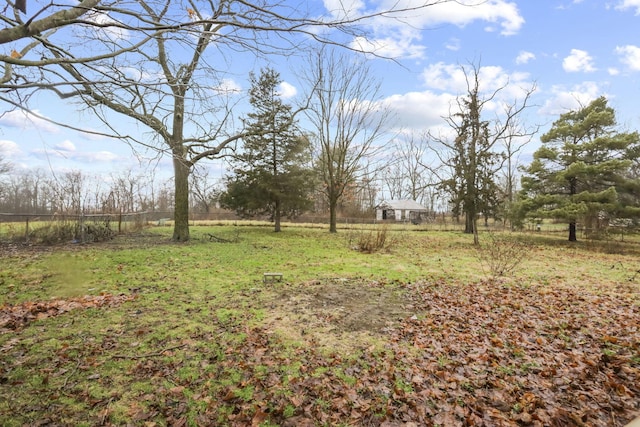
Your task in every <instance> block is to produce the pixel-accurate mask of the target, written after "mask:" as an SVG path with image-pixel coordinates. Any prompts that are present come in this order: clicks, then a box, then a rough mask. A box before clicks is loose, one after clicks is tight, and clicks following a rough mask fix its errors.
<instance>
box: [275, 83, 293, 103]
mask: <svg viewBox="0 0 640 427" xmlns="http://www.w3.org/2000/svg"><path fill="white" fill-rule="evenodd" d="M278 93H279V94H280V98H282V99H289V98H293V97H294V96H296V94H297V93H298V89H296V87H295V86H293V85H292V84H290V83H287V82H282V83H280V85H279V86H278Z"/></svg>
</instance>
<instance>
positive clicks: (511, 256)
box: [477, 233, 533, 278]
mask: <svg viewBox="0 0 640 427" xmlns="http://www.w3.org/2000/svg"><path fill="white" fill-rule="evenodd" d="M483 236H485V234H483ZM486 236H487V237H488V238H487V242H485V243H481V244H480V245H479V246H478V252H477V256H478V260H479V261H480V264H481V266H482V268H483V270H488V272H489V273H490V274H491V277H493V278H495V277H503V276H506V275H508V274H511V273H513V271H514V270H515V269H516V268H517V267H518V265H520V263H521V262H522V261H523V260H524V259H525V258H526V257H527V255H528V254H529V253H530V252H531V249H532V248H533V245H532V244H531V243H529V242H524V241H522V240H519V239H517V238H516V237H515V236H514V235H513V234H504V235H496V234H494V233H487V234H486Z"/></svg>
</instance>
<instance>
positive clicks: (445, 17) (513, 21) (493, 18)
mask: <svg viewBox="0 0 640 427" xmlns="http://www.w3.org/2000/svg"><path fill="white" fill-rule="evenodd" d="M422 4H424V2H423V1H421V0H404V1H397V0H385V1H383V2H382V7H383V8H392V7H396V8H401V7H407V8H410V7H413V8H416V7H418V6H420V5H422ZM403 20H404V21H405V22H407V23H408V24H411V25H414V26H416V27H417V28H421V27H422V28H423V27H425V26H434V25H442V24H453V25H457V26H460V27H463V26H465V25H468V24H470V23H472V22H475V21H485V22H489V23H490V24H492V25H498V26H499V27H500V28H501V30H500V33H501V34H502V35H513V34H516V33H517V32H518V31H519V30H520V28H521V27H522V25H523V24H524V18H523V17H522V15H520V11H519V10H518V6H517V4H516V3H515V2H511V1H505V0H486V1H482V2H479V1H477V0H460V1H455V2H438V3H436V4H433V5H431V6H428V7H424V8H422V9H419V10H417V11H416V12H414V13H412V16H411V17H409V18H406V19H403ZM487 29H489V30H491V31H493V30H494V28H493V26H490V27H488V28H487Z"/></svg>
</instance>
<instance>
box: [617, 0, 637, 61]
mask: <svg viewBox="0 0 640 427" xmlns="http://www.w3.org/2000/svg"><path fill="white" fill-rule="evenodd" d="M639 1H640V0H639ZM615 52H616V54H618V55H620V56H621V58H620V62H622V63H623V64H624V65H626V66H627V67H628V68H629V69H630V70H631V71H640V47H638V46H634V45H630V44H628V45H626V46H616V50H615Z"/></svg>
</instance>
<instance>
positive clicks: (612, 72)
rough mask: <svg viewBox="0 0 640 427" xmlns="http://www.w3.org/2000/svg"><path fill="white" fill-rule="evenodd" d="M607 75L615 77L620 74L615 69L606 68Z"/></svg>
mask: <svg viewBox="0 0 640 427" xmlns="http://www.w3.org/2000/svg"><path fill="white" fill-rule="evenodd" d="M607 73H609V75H610V76H617V75H618V74H620V70H618V69H617V68H615V67H609V68H607Z"/></svg>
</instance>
